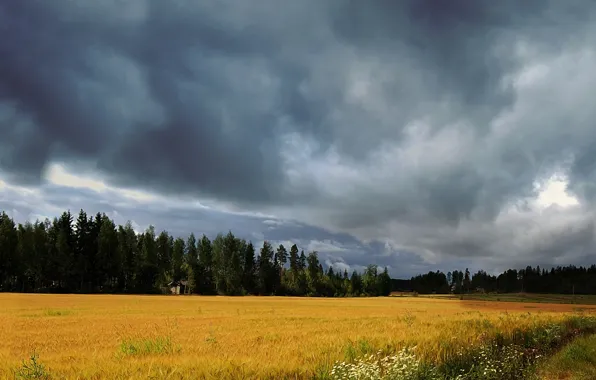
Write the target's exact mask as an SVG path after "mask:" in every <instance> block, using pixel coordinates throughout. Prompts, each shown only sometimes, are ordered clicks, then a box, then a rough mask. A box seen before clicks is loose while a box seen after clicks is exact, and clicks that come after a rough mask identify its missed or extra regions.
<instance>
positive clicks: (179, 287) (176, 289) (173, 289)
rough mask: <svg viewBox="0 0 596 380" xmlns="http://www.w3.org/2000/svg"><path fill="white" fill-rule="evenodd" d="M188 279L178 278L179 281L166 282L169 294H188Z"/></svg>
mask: <svg viewBox="0 0 596 380" xmlns="http://www.w3.org/2000/svg"><path fill="white" fill-rule="evenodd" d="M187 285H188V281H186V280H180V281H172V282H170V283H168V287H169V288H170V293H171V294H188V293H189V292H188V290H189V288H188V286H187Z"/></svg>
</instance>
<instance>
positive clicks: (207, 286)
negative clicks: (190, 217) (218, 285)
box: [198, 235, 215, 294]
mask: <svg viewBox="0 0 596 380" xmlns="http://www.w3.org/2000/svg"><path fill="white" fill-rule="evenodd" d="M198 251H199V266H200V268H201V270H202V276H201V277H200V286H199V289H198V293H199V294H215V282H214V278H213V250H212V246H211V241H210V240H209V238H208V237H207V236H205V235H203V237H202V238H201V241H200V242H199V246H198Z"/></svg>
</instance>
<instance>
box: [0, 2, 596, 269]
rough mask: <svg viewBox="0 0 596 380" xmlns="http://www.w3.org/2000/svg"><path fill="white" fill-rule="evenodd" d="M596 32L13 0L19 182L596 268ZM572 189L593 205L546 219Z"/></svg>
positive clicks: (1, 163) (429, 251)
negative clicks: (119, 192) (544, 200)
mask: <svg viewBox="0 0 596 380" xmlns="http://www.w3.org/2000/svg"><path fill="white" fill-rule="evenodd" d="M594 21H596V4H594V3H593V2H592V1H587V0H585V1H580V0H578V1H570V2H564V1H556V0H550V1H549V0H546V1H542V0H540V1H539V0H528V1H523V2H520V1H514V0H503V1H498V2H495V1H488V0H487V1H464V0H461V1H460V0H453V1H432V0H408V1H405V0H404V1H367V2H365V1H347V0H346V1H315V0H304V1H279V0H276V1H273V0H263V1H252V2H239V1H231V0H230V1H228V0H222V1H212V2H210V1H206V2H202V1H190V0H189V1H185V0H174V1H168V2H165V1H159V0H153V1H152V0H129V1H118V0H109V1H108V0H105V1H95V2H92V1H67V0H55V1H42V0H23V1H10V2H9V1H7V2H2V3H1V4H0V31H2V35H3V36H4V37H3V38H2V39H1V40H0V57H1V59H0V136H1V137H0V170H1V171H2V173H3V175H4V177H5V180H6V181H7V182H9V183H11V184H15V185H22V186H27V187H36V186H42V185H43V182H44V175H45V171H46V169H47V168H48V165H49V164H51V163H52V162H62V163H63V164H64V165H65V166H66V167H68V168H69V169H70V170H71V171H72V172H73V173H77V172H79V173H83V172H84V173H90V172H92V173H94V175H97V176H99V177H102V178H103V179H104V180H105V181H106V183H109V184H110V185H112V186H115V187H135V188H141V189H145V190H146V191H152V192H155V193H160V194H162V195H164V196H165V197H179V196H184V197H193V198H196V199H208V200H212V201H217V202H221V203H222V204H227V205H229V206H230V207H234V208H235V209H238V210H246V211H261V212H265V213H270V214H273V215H276V216H278V217H279V218H280V219H295V220H298V221H300V222H301V223H308V224H309V225H312V226H318V227H324V228H327V229H329V230H330V231H333V232H336V233H346V234H349V235H351V236H353V237H355V238H356V239H358V240H359V241H362V242H368V243H370V242H373V244H379V245H380V246H382V247H385V248H386V249H385V248H384V249H385V251H386V254H387V255H389V257H392V256H391V255H397V254H398V253H400V252H401V254H405V253H408V254H415V255H419V256H420V257H421V258H423V259H424V260H426V261H427V262H429V263H437V265H438V263H441V262H443V261H444V260H447V261H448V260H480V261H481V262H482V263H485V264H486V265H488V266H491V267H493V268H497V267H498V268H501V267H502V266H515V265H525V264H526V263H530V264H541V265H544V264H547V265H548V264H551V265H554V264H557V263H559V262H561V263H562V264H566V263H581V262H591V261H596V260H594V258H593V256H592V255H593V252H595V251H594V249H595V248H596V244H595V234H594V228H595V226H594V219H593V217H594V200H595V197H596V185H594V184H595V183H596V182H595V181H596V161H595V160H596V148H595V147H596V125H594V120H595V116H596V107H594V99H595V98H596V69H595V67H596V50H595V48H594V46H596V26H595V25H596V23H595V22H594ZM553 175H559V176H562V177H564V179H565V181H567V182H568V185H569V191H570V192H572V193H573V196H574V197H575V198H576V200H577V204H574V205H572V206H566V207H563V206H556V205H555V206H552V207H550V208H546V209H545V207H542V206H540V207H539V206H537V205H536V202H535V198H536V195H537V191H536V184H537V183H544V182H545V181H546V180H548V179H549V178H550V177H551V176H553ZM197 217H199V216H197ZM165 227H167V226H164V228H165ZM280 240H283V239H280ZM375 242H376V243H375ZM366 252H367V251H363V253H366ZM393 260H394V262H395V265H396V266H397V265H399V260H400V259H399V255H397V256H395V257H394V258H393ZM364 261H367V260H364ZM385 262H389V263H391V261H390V260H389V259H387V260H385Z"/></svg>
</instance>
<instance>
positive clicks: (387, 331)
mask: <svg viewBox="0 0 596 380" xmlns="http://www.w3.org/2000/svg"><path fill="white" fill-rule="evenodd" d="M0 305H1V306H0V326H2V329H1V330H0V342H2V343H1V345H0V377H2V378H14V376H15V371H16V369H18V368H19V366H22V365H23V364H22V363H23V361H24V360H26V359H28V358H29V356H30V355H31V353H32V352H36V353H37V355H38V361H39V362H40V363H42V364H43V365H44V366H45V368H46V370H47V371H48V373H50V374H51V375H52V376H53V377H55V378H68V379H70V378H97V379H99V378H110V379H114V378H139V379H140V378H143V379H146V378H170V379H178V378H181V379H183V378H189V379H190V378H212V379H222V378H275V379H280V378H312V377H313V376H315V375H322V374H324V373H325V372H326V371H328V370H329V368H330V367H331V366H332V365H333V363H334V362H336V361H338V360H345V359H349V358H351V357H355V356H358V355H361V354H364V353H366V352H369V351H372V350H378V349H387V350H391V349H396V348H399V347H403V346H406V345H417V350H418V353H419V354H420V355H421V356H423V357H425V358H427V359H431V360H436V361H440V360H442V358H444V357H445V355H449V354H450V353H452V352H454V350H456V349H458V348H461V347H472V346H474V345H475V344H477V343H479V342H480V341H481V340H482V339H483V337H486V336H487V335H490V334H491V333H494V332H496V331H499V332H502V333H503V334H508V333H511V332H512V331H514V330H515V329H516V328H523V327H528V326H531V325H536V324H539V323H541V322H545V321H553V320H557V319H560V318H563V317H564V316H566V315H568V314H571V313H574V312H577V310H578V305H560V304H545V303H541V304H530V303H514V302H483V301H460V300H442V299H424V298H416V297H385V298H345V299H338V298H333V299H323V298H290V297H200V296H125V295H46V294H0ZM581 310H582V312H583V313H595V312H596V309H595V308H594V306H582V308H581Z"/></svg>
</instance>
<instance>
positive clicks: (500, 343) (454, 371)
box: [327, 315, 596, 380]
mask: <svg viewBox="0 0 596 380" xmlns="http://www.w3.org/2000/svg"><path fill="white" fill-rule="evenodd" d="M594 333H596V318H594V317H586V316H581V315H578V316H570V317H569V318H567V319H565V320H563V321H560V322H554V323H546V324H536V325H535V326H534V327H532V328H529V329H522V328H520V329H517V330H516V331H514V332H513V334H511V335H504V334H502V333H499V332H497V333H496V334H495V335H494V336H487V337H486V339H485V340H484V342H483V343H482V344H481V345H480V346H470V347H460V348H459V349H458V350H457V351H456V352H453V353H452V354H451V355H448V356H447V357H445V358H444V359H443V360H442V361H440V362H433V361H427V360H424V359H423V358H421V357H420V356H418V355H417V353H416V351H415V348H412V349H407V348H405V349H402V350H401V351H399V352H395V353H391V354H389V355H388V353H385V352H383V351H382V350H380V351H379V352H378V353H377V354H376V355H375V354H373V355H367V356H364V357H361V358H359V359H357V360H355V361H346V362H340V363H336V364H335V365H334V367H333V369H332V370H331V372H330V373H329V375H330V376H329V377H327V378H330V379H333V380H340V379H347V378H349V379H379V380H519V379H527V380H530V379H537V378H541V379H557V378H558V377H556V374H554V373H550V372H544V371H546V368H547V367H545V366H543V363H544V360H545V359H544V358H546V357H549V356H550V355H553V353H555V352H557V350H559V349H560V348H561V347H565V348H564V349H563V351H562V352H566V350H571V351H570V352H568V353H567V354H561V353H559V355H564V357H565V358H573V360H584V361H585V363H584V367H585V368H587V369H588V370H591V369H592V368H590V366H593V365H594V363H596V355H594V354H596V340H594V345H593V350H592V351H590V350H587V349H586V348H585V345H580V346H579V348H574V347H575V345H572V344H571V343H569V342H576V340H578V339H585V338H584V337H585V336H587V334H594ZM568 343H569V344H570V345H569V346H568V347H567V346H565V345H566V344H568ZM546 360H547V363H550V360H548V359H546ZM571 366H573V363H572V364H571ZM554 368H555V369H557V368H558V367H557V366H556V365H555V367H554ZM594 373H596V371H594ZM594 373H591V375H587V377H578V378H579V379H595V378H596V376H594ZM539 374H541V376H540V375H539ZM561 378H563V379H565V378H567V377H561Z"/></svg>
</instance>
